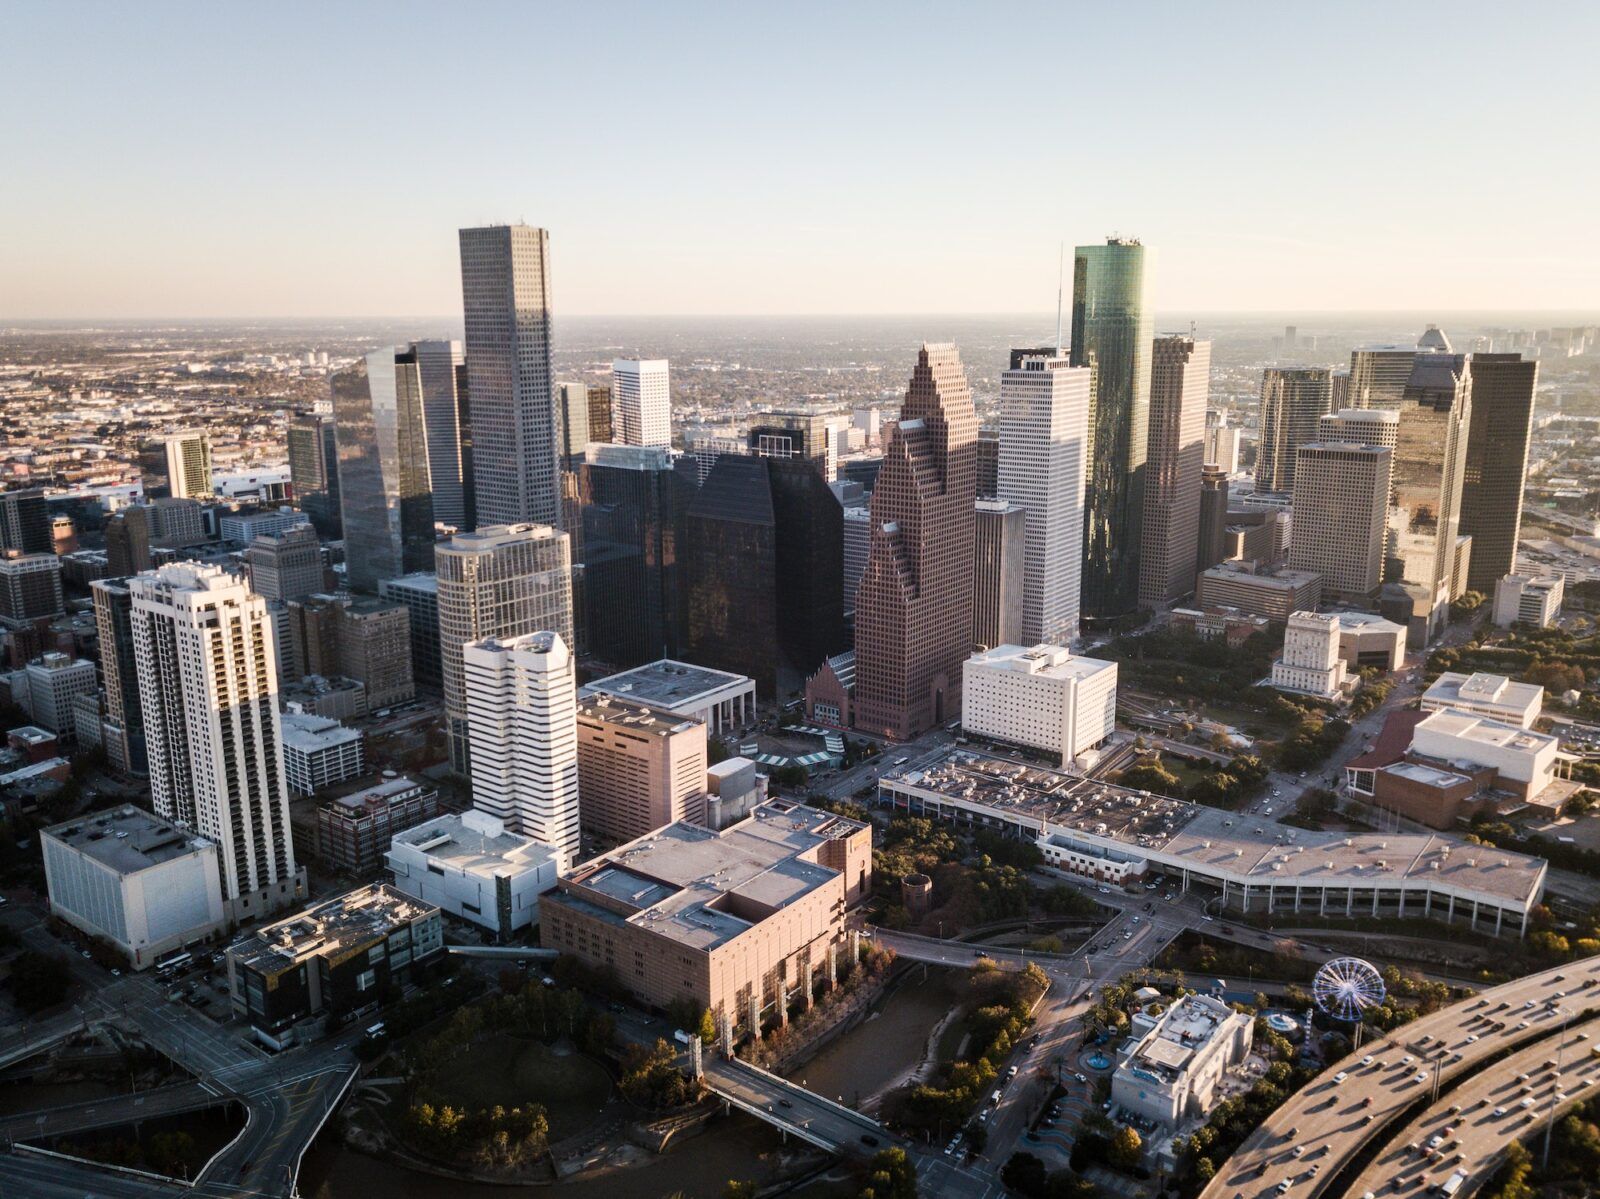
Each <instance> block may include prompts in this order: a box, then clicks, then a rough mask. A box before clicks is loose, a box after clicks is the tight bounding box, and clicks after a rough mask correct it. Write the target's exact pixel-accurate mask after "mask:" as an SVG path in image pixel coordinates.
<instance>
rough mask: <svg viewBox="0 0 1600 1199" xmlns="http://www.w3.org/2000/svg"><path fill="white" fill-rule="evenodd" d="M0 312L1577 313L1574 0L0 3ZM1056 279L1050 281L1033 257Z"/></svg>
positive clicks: (1585, 135) (1599, 196)
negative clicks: (1097, 282)
mask: <svg viewBox="0 0 1600 1199" xmlns="http://www.w3.org/2000/svg"><path fill="white" fill-rule="evenodd" d="M0 22H3V24H0V28H4V29H5V30H6V41H7V43H8V46H9V53H8V54H7V56H6V65H5V69H4V71H0V111H3V112H4V113H5V114H6V118H5V120H4V121H3V122H0V320H6V319H11V320H17V319H90V318H124V319H135V318H144V317H201V316H211V317H236V316H239V317H242V316H400V315H437V314H445V313H452V312H459V309H460V281H459V274H458V269H459V262H458V258H457V246H456V237H455V231H456V229H458V228H460V227H461V226H464V225H475V224H489V223H497V222H506V221H518V220H525V221H527V222H528V223H529V224H536V225H543V226H545V227H546V228H548V229H549V230H550V236H551V254H552V278H553V285H554V305H555V309H556V311H557V312H558V314H559V313H563V312H564V313H570V314H790V313H919V312H941V313H984V312H1021V311H1035V312H1036V311H1039V310H1041V309H1044V308H1048V307H1051V306H1053V303H1054V299H1055V290H1056V280H1057V254H1058V247H1059V246H1060V244H1061V243H1062V242H1065V244H1066V245H1067V246H1068V247H1069V249H1068V253H1069V256H1070V247H1071V246H1072V245H1074V244H1078V243H1087V242H1093V241H1098V240H1100V239H1102V238H1103V237H1105V236H1106V235H1107V234H1109V233H1113V232H1116V233H1120V234H1122V235H1125V236H1136V237H1139V238H1140V239H1142V240H1143V241H1144V242H1145V244H1146V245H1148V246H1152V247H1154V249H1155V251H1156V260H1155V269H1154V273H1153V276H1152V288H1153V292H1154V294H1153V297H1152V300H1153V303H1154V304H1155V305H1156V306H1157V307H1158V308H1160V309H1161V310H1162V311H1167V312H1176V311H1184V310H1189V311H1195V312H1238V311H1250V312H1255V311H1260V312H1283V313H1289V314H1292V313H1294V312H1300V311H1317V312H1337V311H1374V310H1388V309H1408V310H1428V309H1431V308H1438V307H1448V308H1449V309H1451V310H1453V311H1461V310H1484V311H1508V310H1518V311H1531V310H1561V311H1576V312H1587V313H1591V314H1595V315H1600V155H1596V154H1595V153H1594V148H1593V144H1592V137H1593V129H1592V126H1593V118H1594V114H1595V112H1596V111H1600V70H1597V69H1596V67H1595V63H1594V59H1593V55H1594V47H1595V46H1596V45H1597V44H1600V6H1597V5H1593V4H1588V3H1570V4H1568V3H1546V4H1538V5H1531V6H1522V5H1514V4H1512V3H1509V0H1508V2H1505V3H1499V4H1479V3H1471V2H1467V3H1457V4H1451V5H1438V4H1426V5H1425V4H1422V3H1389V4H1385V5H1370V6H1369V5H1365V4H1353V3H1344V2H1342V0H1331V2H1328V3H1322V4H1285V5H1269V4H1266V3H1252V4H1245V3H1239V4H1233V3H1227V2H1226V0H1222V2H1218V3H1190V4H1186V5H1178V4H1143V3H1121V2H1118V3H1109V2H1106V0H1100V2H1098V3H1093V4H1086V3H1081V2H1080V0H1056V2H1054V3H1047V4H1038V5H1023V4H1000V3H979V2H972V3H966V4H944V3H938V2H926V3H904V4H902V3H894V2H890V0H882V2H868V3H863V2H861V0H855V2H853V3H845V4H831V3H827V2H825V0H817V2H808V3H806V4H803V5H800V4H779V3H744V4H700V3H694V2H692V0H674V2H672V3H656V4H640V5H632V4H619V3H606V2H604V0H590V2H589V3H580V4H565V3H560V2H556V0H551V2H548V3H533V2H527V3H518V4H497V3H487V2H472V0H464V2H462V3H457V4H450V5H444V4H432V5H426V4H397V3H385V4H381V5H380V4H361V3H354V2H350V3H339V2H338V0H327V2H324V3H318V4H296V3H292V2H289V3H280V2H275V3H272V4H244V3H237V4H227V3H225V4H216V3H206V4H188V3H182V2H180V0H162V2H161V3H159V4H151V5H133V4H120V3H116V4H114V3H109V2H104V0H80V2H75V3H71V4H58V3H50V2H48V0H29V2H21V0H0ZM1069 270H1070V259H1069Z"/></svg>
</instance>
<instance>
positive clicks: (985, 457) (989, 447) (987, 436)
mask: <svg viewBox="0 0 1600 1199" xmlns="http://www.w3.org/2000/svg"><path fill="white" fill-rule="evenodd" d="M1048 352H1049V351H1046V353H1048ZM1012 369H1013V370H1016V369H1018V368H1017V367H1013V368H1012ZM977 461H978V473H977V481H976V482H975V483H974V484H973V486H974V489H975V491H976V493H977V496H978V498H979V499H980V500H992V499H996V498H997V497H998V496H999V494H1000V430H999V429H979V430H978V459H977ZM1079 540H1080V541H1081V540H1082V537H1081V536H1080V538H1079Z"/></svg>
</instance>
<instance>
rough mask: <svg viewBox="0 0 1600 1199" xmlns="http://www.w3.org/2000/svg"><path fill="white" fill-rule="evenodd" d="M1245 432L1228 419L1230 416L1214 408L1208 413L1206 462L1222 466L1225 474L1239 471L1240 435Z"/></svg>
mask: <svg viewBox="0 0 1600 1199" xmlns="http://www.w3.org/2000/svg"><path fill="white" fill-rule="evenodd" d="M1242 432H1243V430H1242V429H1241V428H1240V427H1239V426H1238V425H1236V424H1233V423H1232V422H1231V421H1230V420H1229V419H1228V414H1227V413H1226V412H1224V411H1222V410H1220V409H1217V408H1213V409H1211V410H1210V411H1208V412H1207V413H1206V454H1205V457H1206V461H1207V462H1209V463H1211V464H1212V465H1214V466H1220V467H1221V468H1222V470H1223V473H1224V474H1229V475H1231V474H1232V473H1233V472H1234V471H1236V470H1238V469H1239V445H1240V434H1241V433H1242Z"/></svg>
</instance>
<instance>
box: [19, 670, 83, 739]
mask: <svg viewBox="0 0 1600 1199" xmlns="http://www.w3.org/2000/svg"><path fill="white" fill-rule="evenodd" d="M99 686H100V684H99V681H98V676H97V675H96V673H95V668H94V663H93V662H90V661H89V660H88V659H86V658H74V657H73V656H72V655H71V654H58V653H47V654H42V655H41V656H39V657H38V658H35V659H34V660H33V661H32V662H29V663H28V665H27V666H25V667H23V669H21V670H19V671H15V672H13V674H12V676H11V699H12V701H13V702H14V703H16V704H17V706H18V707H20V708H22V710H23V711H25V712H27V714H28V716H29V718H30V719H31V720H32V721H33V723H34V724H36V725H38V726H39V727H40V728H43V729H48V730H49V731H50V732H52V733H54V734H55V735H56V739H57V740H59V741H60V742H61V743H62V744H63V745H69V746H70V745H72V744H74V743H75V742H76V740H77V721H76V718H75V716H74V715H73V707H72V701H73V700H74V699H75V698H76V697H77V696H80V695H92V694H93V693H94V692H95V691H96V690H97V689H98V688H99Z"/></svg>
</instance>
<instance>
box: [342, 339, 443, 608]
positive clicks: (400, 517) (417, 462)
mask: <svg viewBox="0 0 1600 1199" xmlns="http://www.w3.org/2000/svg"><path fill="white" fill-rule="evenodd" d="M329 385H330V388H331V390H332V392H333V420H334V429H335V432H336V436H337V439H338V443H339V505H340V512H341V516H342V520H343V524H344V544H345V578H346V579H347V580H348V583H349V586H350V588H351V590H353V591H368V592H375V591H377V589H378V581H379V580H380V579H392V578H396V577H398V576H400V575H403V574H410V573H412V572H413V571H418V570H426V569H427V568H428V567H429V566H430V565H432V559H433V493H432V492H431V491H430V490H429V489H430V487H431V486H432V483H431V476H430V472H429V469H428V438H427V431H426V428H425V425H424V420H425V418H424V415H423V406H422V377H421V373H420V371H419V370H418V364H417V354H416V352H415V351H414V350H412V349H409V348H406V347H396V348H394V349H388V350H375V351H373V352H372V353H371V354H368V355H367V356H366V357H365V358H363V359H360V360H359V361H357V362H356V363H355V365H353V366H351V367H349V368H347V369H345V370H342V371H339V372H338V373H337V374H335V375H334V376H333V378H332V379H331V380H330V381H329Z"/></svg>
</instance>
